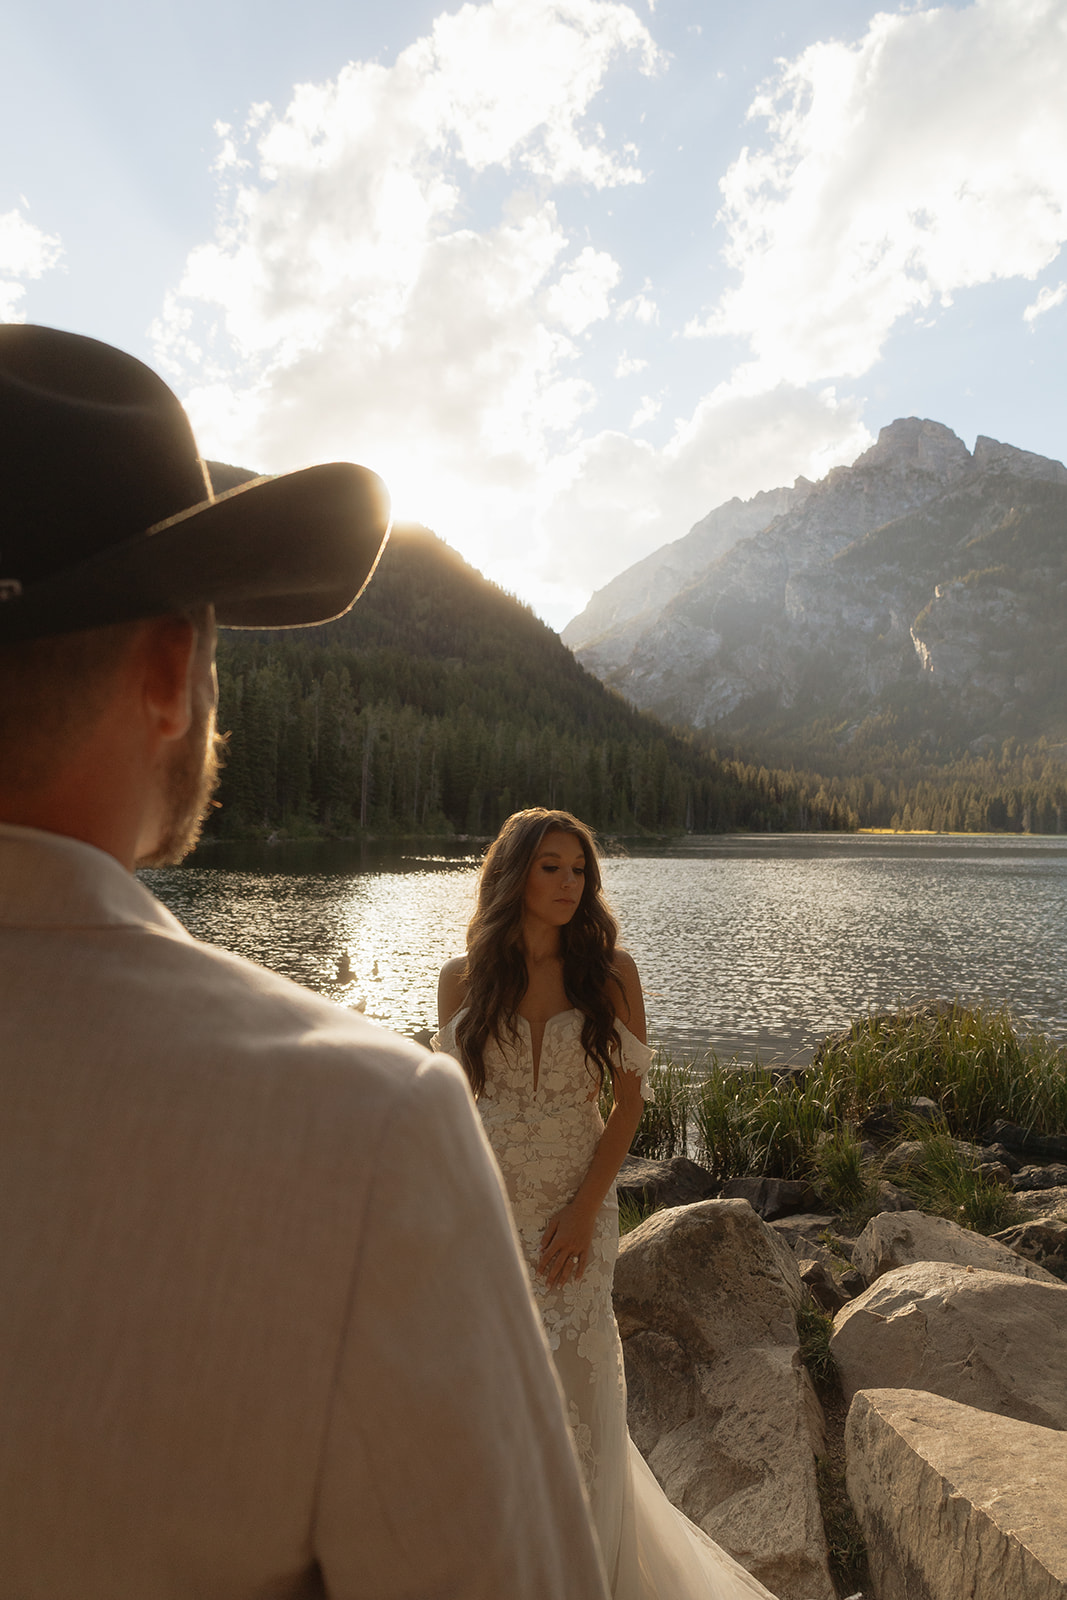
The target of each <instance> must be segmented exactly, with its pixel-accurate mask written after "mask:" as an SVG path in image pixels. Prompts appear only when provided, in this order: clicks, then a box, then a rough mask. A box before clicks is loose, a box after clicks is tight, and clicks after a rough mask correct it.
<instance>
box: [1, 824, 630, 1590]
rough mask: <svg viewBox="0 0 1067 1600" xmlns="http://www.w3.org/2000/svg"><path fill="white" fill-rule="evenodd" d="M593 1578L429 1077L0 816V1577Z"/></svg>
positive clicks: (498, 1266)
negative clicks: (2, 824) (1, 822)
mask: <svg viewBox="0 0 1067 1600" xmlns="http://www.w3.org/2000/svg"><path fill="white" fill-rule="evenodd" d="M602 1584H603V1580H602V1577H601V1574H600V1568H599V1564H598V1558H597V1556H596V1554H595V1549H594V1544H593V1539H592V1535H591V1533H590V1530H589V1524H588V1519H587V1515H586V1511H585V1502H584V1497H583V1494H582V1490H581V1488H580V1484H579V1479H578V1474H577V1470H576V1466H575V1462H574V1457H573V1451H572V1450H571V1447H570V1443H569V1440H568V1438H567V1436H566V1430H565V1427H564V1424H563V1421H562V1415H561V1408H560V1403H559V1396H558V1391H557V1389H556V1388H555V1385H554V1379H553V1377H552V1375H551V1372H550V1368H549V1364H548V1361H547V1360H546V1355H545V1348H544V1341H543V1337H542V1334H541V1331H540V1327H539V1325H538V1322H537V1319H536V1315H535V1313H534V1312H533V1310H532V1305H531V1300H530V1295H529V1291H528V1287H527V1283H526V1277H525V1272H524V1270H523V1267H522V1264H521V1262H520V1260H519V1258H518V1255H517V1251H516V1247H515V1243H514V1236H513V1232H512V1228H511V1223H510V1219H509V1217H508V1213H507V1207H506V1202H505V1201H504V1199H503V1196H502V1194H501V1190H500V1184H499V1181H498V1179H497V1176H496V1173H495V1169H494V1168H493V1167H492V1165H491V1161H490V1158H489V1156H488V1153H487V1148H486V1146H485V1142H484V1139H483V1137H482V1135H481V1132H480V1129H479V1127H478V1125H477V1118H476V1117H475V1115H474V1113H473V1109H472V1102H471V1099H470V1095H469V1093H468V1090H467V1087H466V1083H465V1081H464V1079H463V1078H462V1075H461V1073H460V1072H459V1069H458V1068H457V1067H455V1065H454V1064H453V1063H451V1062H449V1061H442V1059H441V1058H440V1057H437V1058H434V1057H431V1056H429V1055H428V1054H427V1053H426V1052H424V1051H423V1050H421V1049H420V1048H419V1047H418V1046H416V1045H414V1044H410V1043H407V1042H405V1041H402V1040H400V1039H397V1038H395V1037H393V1036H392V1035H390V1034H387V1033H384V1032H382V1031H381V1030H379V1029H377V1028H375V1027H373V1026H372V1025H371V1024H370V1023H368V1022H366V1021H365V1020H364V1019H363V1018H361V1017H359V1016H357V1015H355V1014H353V1013H349V1012H346V1011H344V1010H342V1009H341V1008H340V1007H337V1006H334V1005H331V1004H329V1003H328V1002H326V1001H323V1000H320V999H318V998H316V997H315V996H313V995H311V994H308V993H307V992H305V991H304V990H302V989H300V988H298V987H296V986H295V985H293V984H290V983H288V982H286V981H285V980H283V979H280V978H277V977H275V976H273V975H272V974H270V973H267V972H264V971H262V970H261V969H259V968H257V967H254V966H252V965H250V964H249V963H247V962H243V961H241V960H239V959H237V958H236V957H233V956H230V955H227V954H225V953H223V952H222V951H220V950H216V949H214V948H212V947H210V946H207V945H203V944H200V943H198V942H197V941H196V940H194V939H192V938H191V937H190V936H189V935H188V933H186V932H185V930H184V929H183V928H182V927H181V926H180V924H179V923H177V922H176V921H175V920H174V918H173V917H171V915H170V914H169V913H168V912H167V911H166V910H164V908H163V907H162V906H160V905H159V903H158V902H157V901H156V900H154V899H153V897H152V896H151V895H150V894H148V892H147V891H146V890H145V889H144V888H143V887H142V885H140V884H139V883H138V882H137V881H136V880H135V879H134V878H132V877H131V876H130V875H129V874H128V873H126V872H125V871H124V870H123V869H122V867H121V866H119V865H118V863H116V862H115V861H114V860H113V859H112V858H111V857H110V856H107V855H105V854H104V853H102V852H101V851H98V850H96V849H94V848H92V847H91V846H88V845H84V844H80V843H77V842H75V841H73V840H70V839H66V838H62V837H59V836H57V835H53V834H46V833H38V832H35V831H33V830H29V829H20V828H2V827H0V1593H2V1594H3V1595H4V1596H8V1597H11V1600H105V1597H106V1600H126V1597H129V1600H134V1597H136V1600H172V1597H173V1600H178V1597H181V1600H188V1597H192V1596H197V1597H204V1600H223V1597H237V1596H241V1597H244V1596H249V1597H250V1596H257V1597H267V1596H270V1597H281V1596H297V1595H299V1596H303V1595H321V1594H323V1593H326V1594H328V1595H331V1596H336V1597H346V1600H348V1597H351V1600H356V1597H361V1600H362V1597H366V1600H401V1597H403V1600H429V1597H440V1600H445V1597H448V1600H463V1597H471V1600H474V1597H479V1600H557V1597H559V1600H603V1597H604V1596H605V1594H606V1591H605V1590H604V1588H603V1587H602Z"/></svg>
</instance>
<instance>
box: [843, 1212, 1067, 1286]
mask: <svg viewBox="0 0 1067 1600" xmlns="http://www.w3.org/2000/svg"><path fill="white" fill-rule="evenodd" d="M915 1261H951V1262H953V1263H954V1264H955V1265H956V1266H960V1267H980V1268H981V1269H982V1270H983V1271H985V1272H1008V1273H1011V1274H1012V1275H1013V1276H1014V1277H1017V1278H1036V1279H1037V1280H1038V1281H1039V1282H1043V1283H1055V1282H1056V1281H1057V1280H1056V1279H1055V1278H1053V1276H1052V1274H1051V1273H1050V1272H1046V1271H1045V1269H1044V1267H1039V1266H1038V1265H1037V1262H1036V1261H1027V1260H1026V1259H1025V1258H1024V1257H1023V1256H1020V1255H1016V1253H1015V1251H1014V1250H1012V1249H1009V1247H1008V1246H1007V1245H1005V1244H997V1243H996V1241H995V1240H993V1239H985V1238H983V1237H982V1235H981V1234H980V1233H972V1232H971V1230H970V1228H961V1227H960V1226H959V1225H958V1224H957V1223H955V1222H950V1221H949V1220H948V1218H947V1217H928V1216H927V1215H926V1214H925V1213H924V1212H922V1211H894V1212H884V1211H883V1212H879V1214H878V1216H876V1217H872V1218H871V1220H870V1222H868V1224H867V1226H866V1227H865V1228H864V1230H863V1232H862V1233H861V1234H860V1236H859V1238H858V1239H857V1240H856V1243H855V1246H854V1248H853V1251H852V1265H853V1266H854V1267H855V1268H856V1270H857V1271H858V1272H862V1274H863V1276H864V1278H865V1280H866V1281H867V1283H874V1281H875V1279H876V1278H880V1277H881V1276H882V1274H883V1273H885V1272H892V1271H894V1270H895V1269H896V1268H897V1267H907V1266H910V1265H911V1264H912V1263H913V1262H915Z"/></svg>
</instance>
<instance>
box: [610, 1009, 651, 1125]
mask: <svg viewBox="0 0 1067 1600" xmlns="http://www.w3.org/2000/svg"><path fill="white" fill-rule="evenodd" d="M615 1026H616V1028H618V1030H619V1038H620V1040H621V1041H622V1049H621V1051H620V1057H621V1060H622V1066H623V1070H624V1071H626V1072H636V1074H637V1076H638V1077H639V1078H640V1080H641V1099H642V1100H644V1101H645V1103H646V1104H651V1102H652V1101H653V1100H654V1099H655V1098H656V1091H655V1089H654V1087H653V1085H652V1084H651V1083H650V1082H649V1078H648V1069H649V1067H650V1066H651V1065H652V1056H653V1053H654V1052H653V1050H652V1047H651V1045H647V1044H642V1043H641V1041H640V1039H635V1038H634V1036H633V1034H632V1033H631V1032H630V1030H629V1028H627V1027H626V1026H625V1024H623V1023H622V1022H620V1021H619V1019H618V1017H616V1019H615Z"/></svg>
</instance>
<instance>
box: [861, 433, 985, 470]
mask: <svg viewBox="0 0 1067 1600" xmlns="http://www.w3.org/2000/svg"><path fill="white" fill-rule="evenodd" d="M971 464H972V463H971V453H970V451H969V450H968V449H967V446H966V445H965V444H964V442H963V440H962V439H961V438H959V437H958V435H956V434H955V433H953V431H952V429H951V428H947V427H946V426H945V424H944V423H943V422H931V421H930V420H929V419H928V418H921V417H898V418H897V420H896V421H895V422H890V423H888V424H887V425H886V426H885V427H884V428H881V429H879V432H878V442H877V444H872V445H871V448H870V449H869V450H865V451H864V452H863V454H862V455H861V456H857V457H856V459H855V461H854V462H853V463H852V468H851V470H852V471H853V472H855V471H862V470H863V469H864V468H865V467H868V468H869V467H882V466H889V467H904V468H908V467H911V468H918V470H919V471H920V472H930V473H933V474H934V476H936V477H938V478H942V479H945V480H951V479H953V478H958V477H960V476H961V475H962V474H963V473H964V472H966V471H967V470H968V468H969V467H970V466H971Z"/></svg>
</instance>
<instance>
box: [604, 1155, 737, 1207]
mask: <svg viewBox="0 0 1067 1600" xmlns="http://www.w3.org/2000/svg"><path fill="white" fill-rule="evenodd" d="M718 1187H719V1185H718V1183H717V1182H716V1180H715V1178H714V1177H713V1175H712V1174H711V1173H710V1172H709V1171H708V1169H707V1168H706V1167H701V1166H698V1165H697V1163H696V1162H695V1161H690V1160H689V1158H688V1156H672V1157H671V1159H670V1160H669V1161H646V1160H645V1159H644V1158H643V1157H641V1156H627V1157H626V1160H625V1161H624V1162H623V1164H622V1167H621V1169H620V1171H619V1177H618V1182H617V1184H616V1188H617V1190H618V1194H619V1197H620V1199H621V1198H622V1197H623V1196H626V1197H629V1198H630V1199H633V1200H639V1201H641V1202H643V1203H644V1204H646V1205H652V1206H689V1205H692V1204H693V1203H694V1201H697V1200H707V1199H708V1198H709V1197H710V1196H711V1195H713V1194H715V1193H716V1192H717V1190H718Z"/></svg>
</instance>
